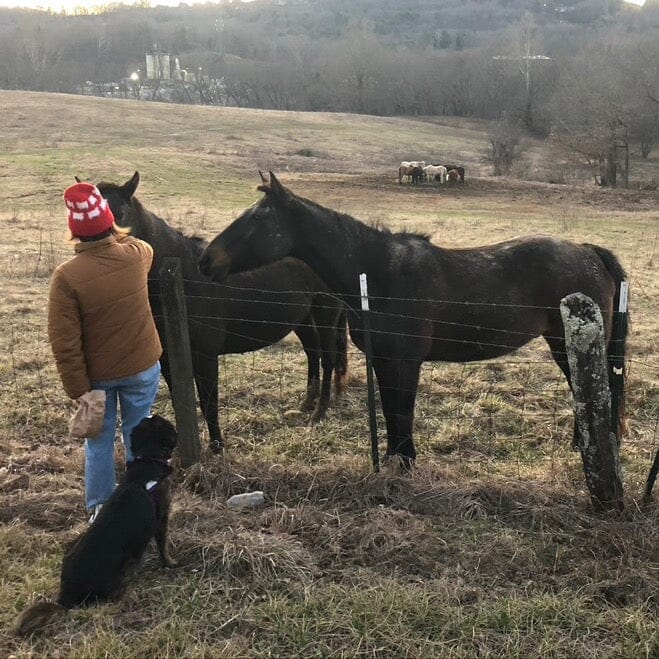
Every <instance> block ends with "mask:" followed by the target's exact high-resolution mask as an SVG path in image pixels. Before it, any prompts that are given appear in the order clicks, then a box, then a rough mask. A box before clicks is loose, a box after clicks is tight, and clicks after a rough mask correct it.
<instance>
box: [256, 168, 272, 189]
mask: <svg viewBox="0 0 659 659" xmlns="http://www.w3.org/2000/svg"><path fill="white" fill-rule="evenodd" d="M259 176H260V177H261V181H262V183H261V185H257V186H256V189H257V190H258V191H259V192H265V193H266V194H268V193H269V192H270V181H268V178H267V177H266V175H265V174H264V173H263V172H262V171H261V170H260V169H259Z"/></svg>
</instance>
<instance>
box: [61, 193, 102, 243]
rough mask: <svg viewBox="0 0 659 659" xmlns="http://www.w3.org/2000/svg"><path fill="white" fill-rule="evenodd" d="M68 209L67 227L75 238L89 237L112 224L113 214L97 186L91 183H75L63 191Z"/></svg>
mask: <svg viewBox="0 0 659 659" xmlns="http://www.w3.org/2000/svg"><path fill="white" fill-rule="evenodd" d="M64 202H65V203H66V205H67V208H68V209H69V229H71V233H72V234H73V235H74V236H75V237H76V238H91V237H93V236H98V234H99V233H103V232H104V231H107V230H108V229H109V228H110V227H111V226H112V225H113V224H114V215H112V211H111V210H110V207H109V206H108V202H107V200H106V199H104V198H103V197H102V196H101V193H100V192H99V191H98V188H97V187H96V186H95V185H92V184H91V183H76V184H75V185H72V186H71V187H70V188H67V189H66V190H65V191H64Z"/></svg>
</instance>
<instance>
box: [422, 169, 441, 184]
mask: <svg viewBox="0 0 659 659" xmlns="http://www.w3.org/2000/svg"><path fill="white" fill-rule="evenodd" d="M423 173H424V174H425V175H426V179H427V180H428V183H430V182H431V181H439V182H440V184H442V183H446V175H447V171H446V167H444V165H426V166H425V167H424V168H423Z"/></svg>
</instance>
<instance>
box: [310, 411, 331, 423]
mask: <svg viewBox="0 0 659 659" xmlns="http://www.w3.org/2000/svg"><path fill="white" fill-rule="evenodd" d="M326 413H327V409H326V408H323V409H322V410H316V411H315V412H314V413H313V414H312V415H311V418H310V419H309V425H310V426H313V425H314V424H316V423H319V422H320V421H322V420H323V419H324V418H325V414H326Z"/></svg>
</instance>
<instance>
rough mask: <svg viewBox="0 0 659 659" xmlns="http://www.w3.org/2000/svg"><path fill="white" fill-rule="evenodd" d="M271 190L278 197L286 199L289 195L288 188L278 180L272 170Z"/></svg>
mask: <svg viewBox="0 0 659 659" xmlns="http://www.w3.org/2000/svg"><path fill="white" fill-rule="evenodd" d="M270 192H271V194H273V195H274V196H275V197H277V198H278V199H285V198H286V197H287V196H288V195H287V192H286V188H285V187H284V186H283V185H282V184H281V183H280V182H279V181H278V180H277V177H276V176H275V175H274V174H273V173H272V172H270Z"/></svg>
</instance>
